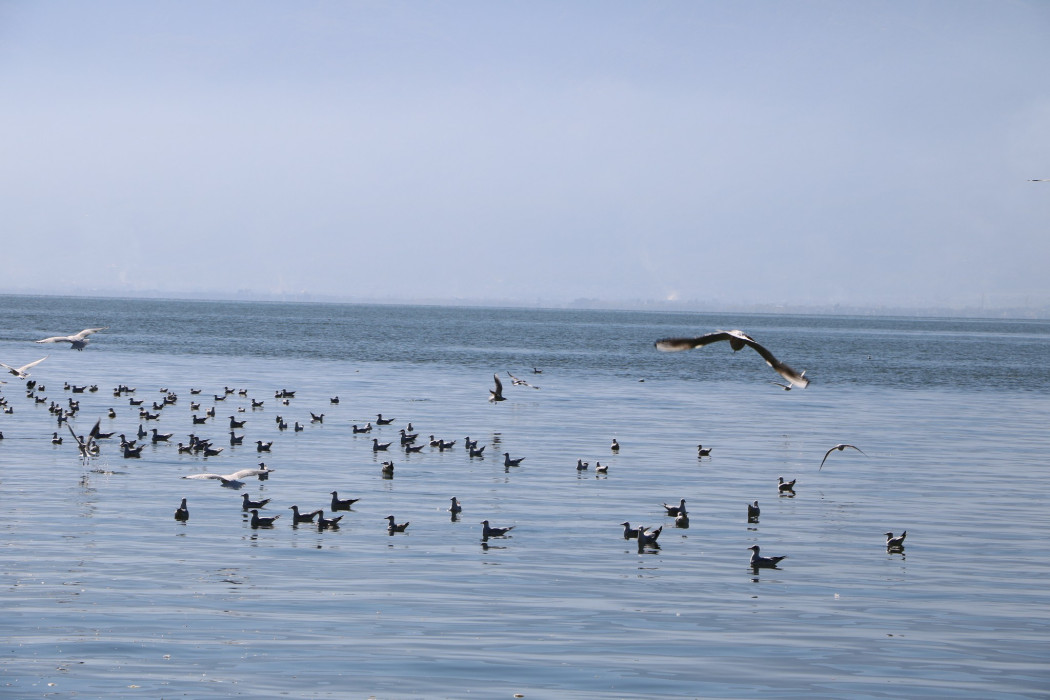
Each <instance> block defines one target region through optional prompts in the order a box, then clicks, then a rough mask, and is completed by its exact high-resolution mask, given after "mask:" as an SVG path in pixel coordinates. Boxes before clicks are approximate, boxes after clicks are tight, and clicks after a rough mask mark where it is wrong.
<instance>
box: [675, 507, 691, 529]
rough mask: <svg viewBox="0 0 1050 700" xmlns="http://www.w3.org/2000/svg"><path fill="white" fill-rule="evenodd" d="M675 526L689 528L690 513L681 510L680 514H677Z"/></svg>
mask: <svg viewBox="0 0 1050 700" xmlns="http://www.w3.org/2000/svg"><path fill="white" fill-rule="evenodd" d="M674 526H675V527H680V528H683V529H684V528H688V527H689V513H686V512H685V511H684V510H683V511H679V512H678V515H676V516H675V519H674Z"/></svg>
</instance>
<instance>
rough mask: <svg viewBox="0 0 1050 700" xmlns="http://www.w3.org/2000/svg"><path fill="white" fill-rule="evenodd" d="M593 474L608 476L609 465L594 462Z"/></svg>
mask: <svg viewBox="0 0 1050 700" xmlns="http://www.w3.org/2000/svg"><path fill="white" fill-rule="evenodd" d="M594 473H595V475H597V474H608V473H609V465H608V464H602V463H601V462H595V463H594Z"/></svg>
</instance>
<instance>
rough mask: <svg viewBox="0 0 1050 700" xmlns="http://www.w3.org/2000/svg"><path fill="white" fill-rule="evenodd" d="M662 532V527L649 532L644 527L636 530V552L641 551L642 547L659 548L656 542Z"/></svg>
mask: <svg viewBox="0 0 1050 700" xmlns="http://www.w3.org/2000/svg"><path fill="white" fill-rule="evenodd" d="M663 531H664V526H663V525H661V526H660V527H658V528H656V529H655V530H650V529H648V528H645V527H640V528H638V551H641V550H642V548H643V547H656V548H657V549H659V548H660V545H659V543H658V542H657V541H656V540H658V539H659V538H660V533H661V532H663Z"/></svg>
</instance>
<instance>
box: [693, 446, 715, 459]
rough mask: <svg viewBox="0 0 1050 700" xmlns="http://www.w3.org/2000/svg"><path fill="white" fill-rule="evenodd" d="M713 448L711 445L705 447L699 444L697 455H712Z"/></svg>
mask: <svg viewBox="0 0 1050 700" xmlns="http://www.w3.org/2000/svg"><path fill="white" fill-rule="evenodd" d="M711 449H712V448H710V447H708V448H705V447H704V446H703V445H697V446H696V456H697V457H698V458H699V457H710V456H711Z"/></svg>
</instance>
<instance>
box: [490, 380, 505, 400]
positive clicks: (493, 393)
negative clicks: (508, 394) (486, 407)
mask: <svg viewBox="0 0 1050 700" xmlns="http://www.w3.org/2000/svg"><path fill="white" fill-rule="evenodd" d="M492 378H493V379H495V380H496V388H495V389H489V401H506V399H505V398H504V396H503V382H501V381H500V380H499V375H498V374H493V375H492Z"/></svg>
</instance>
